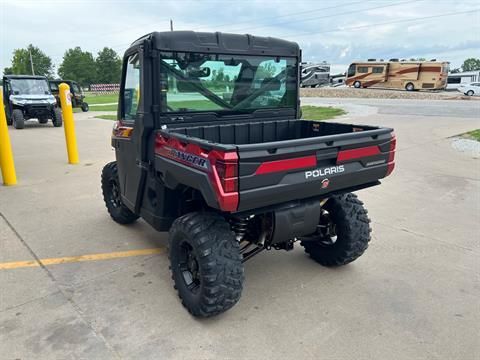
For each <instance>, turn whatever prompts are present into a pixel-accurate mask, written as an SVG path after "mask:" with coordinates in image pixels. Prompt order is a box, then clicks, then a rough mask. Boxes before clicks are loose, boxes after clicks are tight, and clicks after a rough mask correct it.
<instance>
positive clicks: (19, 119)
mask: <svg viewBox="0 0 480 360" xmlns="http://www.w3.org/2000/svg"><path fill="white" fill-rule="evenodd" d="M12 118H13V127H14V128H15V129H23V128H24V127H25V118H24V117H23V112H22V110H19V109H14V110H13V112H12Z"/></svg>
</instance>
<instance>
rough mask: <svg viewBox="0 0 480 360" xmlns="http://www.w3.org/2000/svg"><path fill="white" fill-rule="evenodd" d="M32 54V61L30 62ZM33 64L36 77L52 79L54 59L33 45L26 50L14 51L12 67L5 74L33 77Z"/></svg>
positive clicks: (6, 69)
mask: <svg viewBox="0 0 480 360" xmlns="http://www.w3.org/2000/svg"><path fill="white" fill-rule="evenodd" d="M30 54H31V55H32V56H31V59H32V61H30ZM32 62H33V70H34V72H35V75H42V76H47V77H51V76H52V75H53V65H52V59H50V58H49V57H48V56H47V55H46V54H45V53H44V52H43V51H42V50H40V49H39V48H38V47H36V46H33V45H32V44H30V45H28V46H27V48H25V49H15V50H14V51H13V58H12V66H11V67H10V68H5V69H4V70H3V72H4V74H7V73H10V74H16V75H33V74H32Z"/></svg>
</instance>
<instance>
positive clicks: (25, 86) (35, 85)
mask: <svg viewBox="0 0 480 360" xmlns="http://www.w3.org/2000/svg"><path fill="white" fill-rule="evenodd" d="M10 84H11V86H12V94H13V95H48V94H50V89H49V87H48V83H47V80H44V79H12V80H10Z"/></svg>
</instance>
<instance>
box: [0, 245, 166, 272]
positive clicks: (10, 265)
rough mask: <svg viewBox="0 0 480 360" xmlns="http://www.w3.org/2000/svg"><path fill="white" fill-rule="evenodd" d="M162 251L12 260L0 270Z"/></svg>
mask: <svg viewBox="0 0 480 360" xmlns="http://www.w3.org/2000/svg"><path fill="white" fill-rule="evenodd" d="M162 252H165V248H154V249H141V250H129V251H116V252H111V253H103V254H90V255H79V256H67V257H61V258H50V259H40V260H39V261H35V260H29V261H14V262H6V263H0V270H8V269H19V268H26V267H38V266H40V264H41V265H44V266H48V265H58V264H67V263H75V262H83V261H98V260H110V259H119V258H125V257H131V256H142V255H153V254H160V253H162Z"/></svg>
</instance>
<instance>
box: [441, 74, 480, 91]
mask: <svg viewBox="0 0 480 360" xmlns="http://www.w3.org/2000/svg"><path fill="white" fill-rule="evenodd" d="M474 82H480V71H479V70H476V71H465V72H461V73H455V74H452V73H450V74H448V78H447V90H456V89H458V88H459V87H460V86H466V85H468V84H470V83H474Z"/></svg>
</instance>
